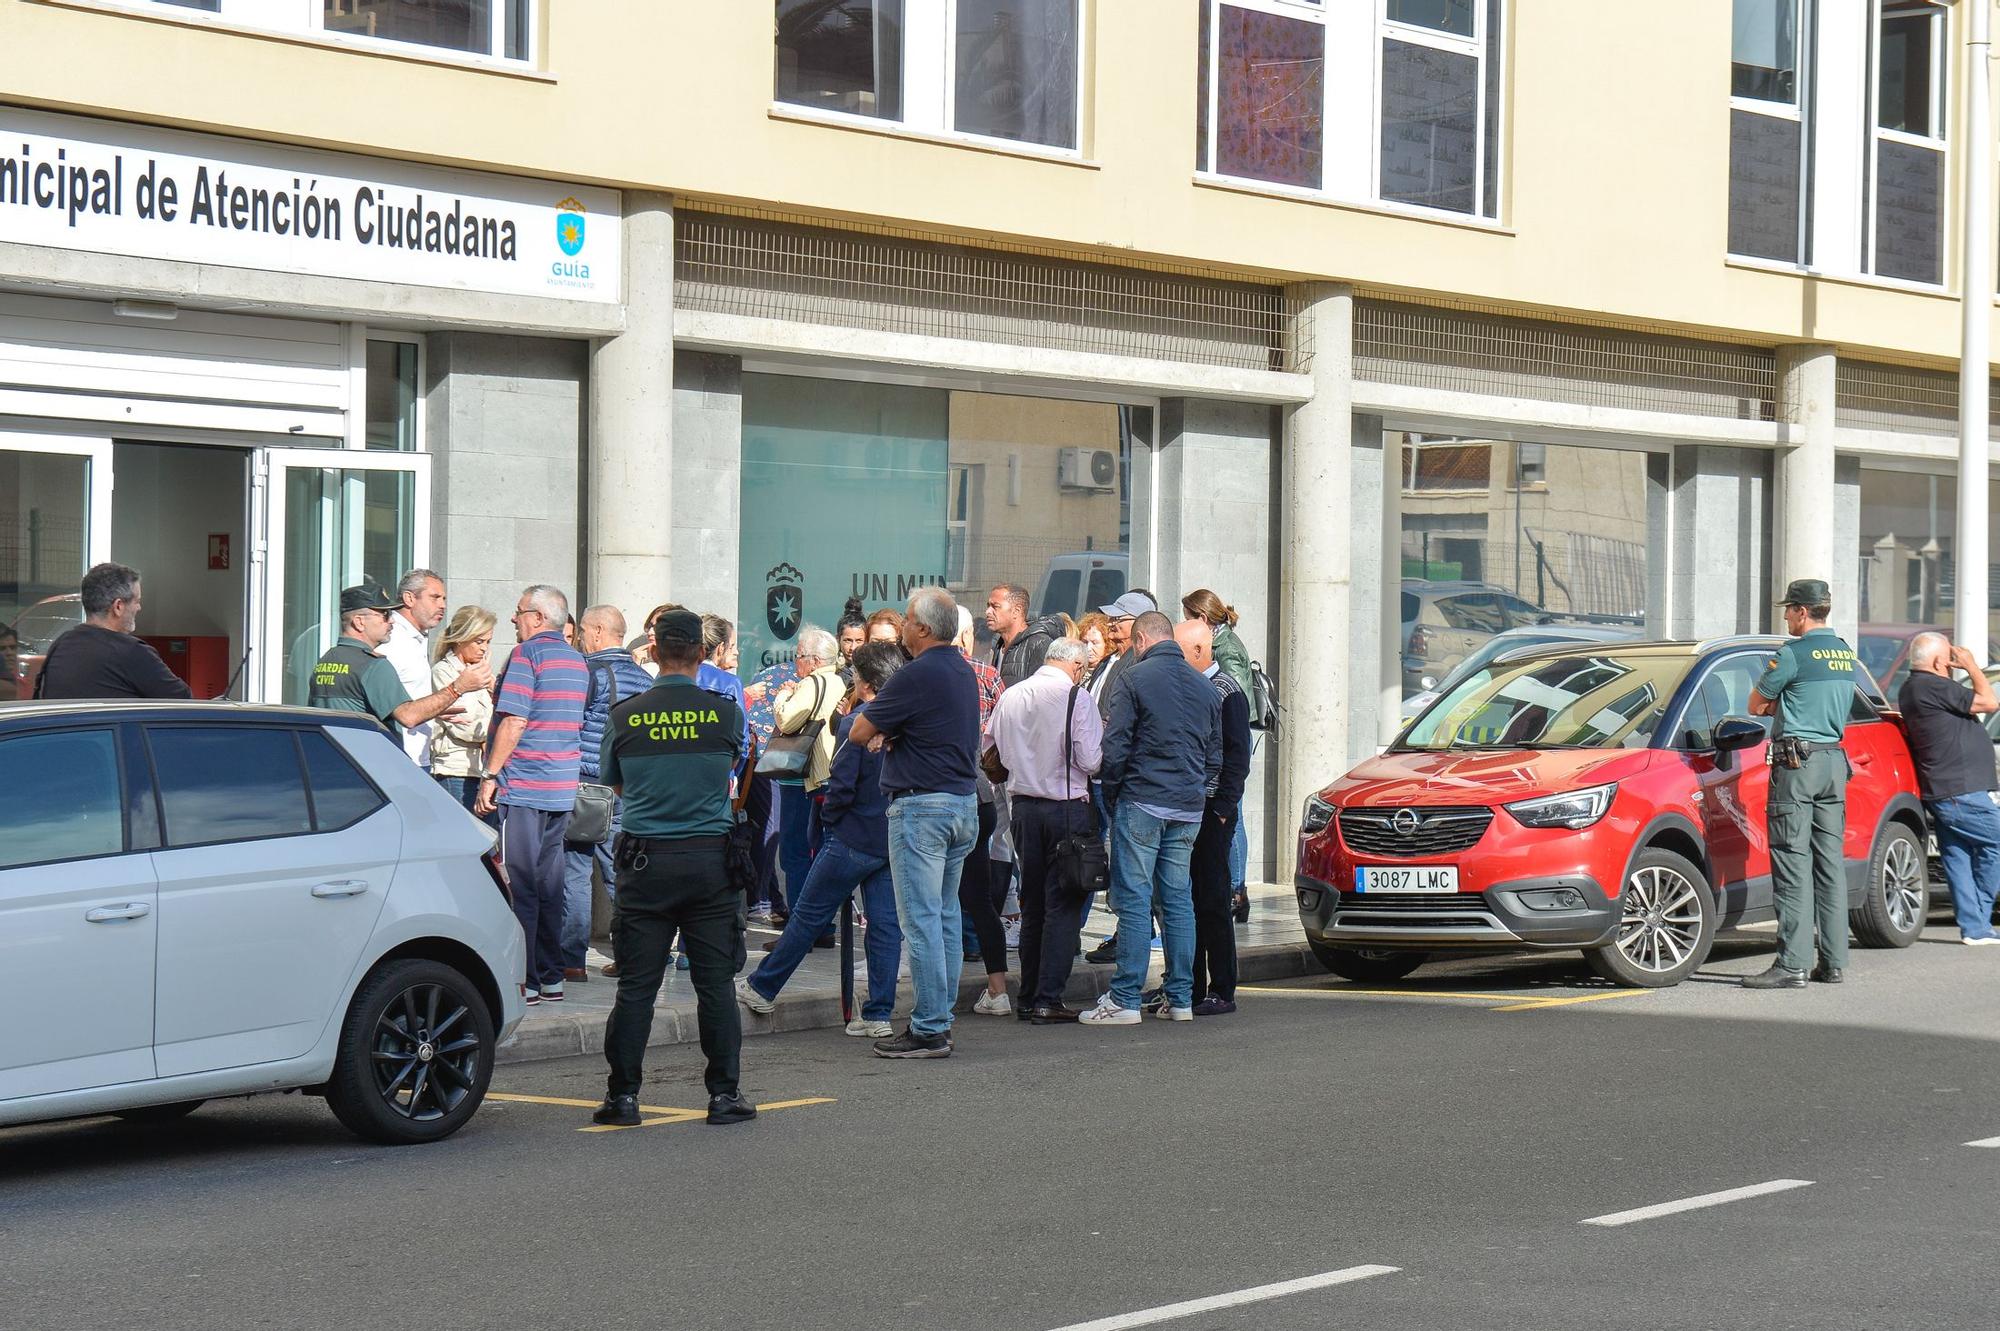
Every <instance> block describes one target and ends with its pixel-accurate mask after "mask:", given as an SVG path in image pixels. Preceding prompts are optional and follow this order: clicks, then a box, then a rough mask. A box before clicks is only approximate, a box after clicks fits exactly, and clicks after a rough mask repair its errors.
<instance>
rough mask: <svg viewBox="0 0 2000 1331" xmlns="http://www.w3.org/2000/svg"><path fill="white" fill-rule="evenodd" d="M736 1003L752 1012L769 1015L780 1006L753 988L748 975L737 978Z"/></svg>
mask: <svg viewBox="0 0 2000 1331" xmlns="http://www.w3.org/2000/svg"><path fill="white" fill-rule="evenodd" d="M736 1001H737V1002H739V1003H741V1004H742V1005H743V1006H744V1007H747V1008H749V1009H750V1010H751V1011H752V1012H763V1013H769V1012H770V1011H771V1010H772V1009H773V1008H775V1007H777V1006H778V1005H777V1004H776V1003H775V1002H773V1001H772V1000H770V999H768V998H766V997H764V995H762V994H760V993H758V992H757V991H756V990H755V989H753V988H751V987H750V977H749V976H747V975H739V976H737V977H736Z"/></svg>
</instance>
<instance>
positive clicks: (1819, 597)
mask: <svg viewBox="0 0 2000 1331" xmlns="http://www.w3.org/2000/svg"><path fill="white" fill-rule="evenodd" d="M1778 604H1779V605H1832V604H1833V588H1831V587H1829V586H1827V585H1826V583H1824V582H1822V581H1821V580H1820V579H1818V578H1795V579H1793V581H1792V585H1791V586H1789V587H1787V588H1785V595H1784V597H1783V599H1781V600H1780V601H1779V602H1778Z"/></svg>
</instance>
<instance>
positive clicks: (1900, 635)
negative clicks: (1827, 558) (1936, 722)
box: [1855, 465, 2000, 697]
mask: <svg viewBox="0 0 2000 1331" xmlns="http://www.w3.org/2000/svg"><path fill="white" fill-rule="evenodd" d="M1987 503H1988V510H1987V512H1988V521H1987V535H1986V539H1987V558H1988V560H1991V559H1993V557H1994V556H1995V554H1996V553H2000V525H1996V524H1995V520H1994V519H1995V516H1996V512H2000V511H1996V510H1995V509H1994V508H1993V507H1992V505H1994V504H1996V503H2000V487H1996V486H1993V485H1991V484H1990V483H1989V485H1988V487H1987ZM1957 530H1958V478H1957V477H1956V476H1951V475H1939V474H1934V473H1928V472H1917V471H1896V470H1888V469H1879V468H1875V467H1869V466H1866V465H1864V466H1863V468H1862V471H1861V532H1860V535H1861V548H1860V550H1859V552H1858V558H1859V560H1860V576H1859V580H1858V583H1857V586H1858V587H1859V589H1860V591H1859V596H1860V605H1859V607H1858V610H1859V616H1858V618H1859V622H1860V639H1859V641H1858V642H1857V643H1856V644H1855V647H1856V650H1858V651H1859V652H1860V653H1861V659H1862V660H1863V661H1864V662H1865V663H1866V664H1867V666H1868V668H1869V669H1870V670H1871V671H1873V672H1874V674H1875V677H1876V679H1877V680H1879V681H1880V682H1881V684H1882V687H1883V689H1884V690H1885V691H1887V692H1888V694H1889V695H1890V696H1891V697H1894V696H1895V693H1896V690H1897V689H1898V688H1900V687H1901V686H1902V682H1903V680H1904V678H1905V677H1906V676H1907V675H1908V674H1909V643H1910V639H1911V638H1913V637H1915V636H1916V635H1917V634H1918V633H1920V632H1922V631H1923V630H1924V629H1927V628H1935V629H1938V630H1940V631H1941V632H1944V633H1950V632H1951V631H1952V624H1953V620H1954V619H1955V618H1956V616H1957V608H1958V595H1957V583H1958V561H1957ZM1987 602H1988V612H1987V624H1988V629H1987V633H1988V637H1989V638H1990V639H1992V641H1991V642H1990V643H1989V645H1988V647H1987V652H1986V659H1987V660H1989V661H1991V660H1994V659H1996V657H2000V613H1996V611H2000V578H1996V577H1995V576H1994V575H1993V573H1992V572H1991V571H1990V570H1989V572H1988V574H1987Z"/></svg>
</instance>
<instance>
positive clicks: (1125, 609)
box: [1083, 587, 1160, 966]
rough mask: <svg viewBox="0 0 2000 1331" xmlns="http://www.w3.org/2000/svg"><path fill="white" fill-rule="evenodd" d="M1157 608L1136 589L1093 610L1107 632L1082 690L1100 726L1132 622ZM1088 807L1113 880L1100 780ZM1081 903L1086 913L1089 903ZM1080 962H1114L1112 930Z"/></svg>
mask: <svg viewBox="0 0 2000 1331" xmlns="http://www.w3.org/2000/svg"><path fill="white" fill-rule="evenodd" d="M1159 608H1160V607H1159V606H1158V605H1157V604H1155V603H1154V601H1153V598H1152V597H1151V596H1149V595H1148V594H1147V593H1146V592H1144V591H1142V590H1140V589H1139V588H1136V587H1135V588H1133V589H1132V590H1131V591H1129V592H1126V593H1125V594H1124V595H1123V596H1121V597H1119V598H1118V599H1117V600H1115V601H1113V602H1112V603H1111V604H1110V605H1100V606H1098V607H1097V610H1098V613H1099V614H1101V615H1103V616H1104V617H1105V618H1106V619H1108V620H1110V621H1111V630H1110V633H1109V635H1108V640H1107V641H1106V642H1105V644H1104V659H1103V660H1102V661H1099V662H1098V663H1097V669H1096V670H1094V671H1092V672H1091V675H1090V678H1089V679H1088V680H1086V681H1085V682H1084V688H1086V689H1088V690H1089V691H1090V696H1091V698H1092V700H1094V701H1095V702H1096V703H1097V719H1098V722H1099V723H1100V725H1110V724H1111V686H1112V685H1113V684H1115V683H1117V681H1118V676H1119V673H1120V672H1121V671H1123V670H1124V669H1125V668H1126V667H1127V666H1129V665H1131V664H1132V662H1133V661H1134V660H1136V659H1137V658H1138V653H1137V652H1134V651H1133V650H1132V621H1133V620H1135V619H1137V618H1138V617H1139V616H1140V615H1143V614H1146V613H1148V612H1150V611H1155V610H1158V609H1159ZM1090 807H1091V808H1093V809H1095V810H1096V811H1097V825H1098V826H1099V827H1102V828H1103V829H1104V831H1105V836H1106V838H1107V839H1108V842H1109V844H1110V846H1111V872H1112V875H1113V876H1114V877H1115V876H1116V875H1117V873H1118V845H1117V842H1118V824H1117V822H1116V821H1115V820H1114V819H1113V818H1112V817H1111V806H1110V805H1109V804H1107V803H1106V802H1105V799H1104V783H1103V782H1101V781H1092V782H1091V783H1090ZM1084 904H1085V907H1086V914H1088V906H1089V903H1088V902H1086V903H1084ZM1146 933H1147V937H1148V938H1149V939H1150V938H1151V936H1152V923H1151V921H1150V920H1149V921H1148V922H1147V925H1146ZM1083 959H1084V960H1085V961H1088V962H1090V963H1092V964H1093V965H1100V966H1101V965H1103V964H1104V963H1106V962H1112V961H1116V960H1118V934H1117V931H1116V930H1113V931H1112V934H1111V937H1109V938H1107V939H1105V940H1104V941H1103V942H1102V943H1099V944H1098V945H1097V946H1096V947H1094V948H1092V949H1091V950H1090V951H1088V952H1086V953H1084V955H1083Z"/></svg>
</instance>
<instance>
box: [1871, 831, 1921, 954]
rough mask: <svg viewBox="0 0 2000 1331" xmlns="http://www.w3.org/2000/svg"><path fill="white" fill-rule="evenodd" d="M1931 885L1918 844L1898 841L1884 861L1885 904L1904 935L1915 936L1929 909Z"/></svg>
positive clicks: (1906, 840) (1902, 839)
mask: <svg viewBox="0 0 2000 1331" xmlns="http://www.w3.org/2000/svg"><path fill="white" fill-rule="evenodd" d="M1929 896H1930V884H1929V883H1928V882H1926V881H1925V876H1924V869H1923V865H1922V863H1921V862H1920V861H1919V859H1918V856H1917V848H1916V843H1915V842H1913V841H1911V840H1909V839H1908V838H1903V837H1899V838H1897V839H1896V840H1894V841H1891V842H1890V843H1889V845H1888V850H1887V853H1886V854H1885V855H1883V857H1882V904H1883V905H1884V906H1886V907H1887V908H1888V910H1889V920H1890V922H1891V923H1892V924H1894V925H1895V926H1896V929H1897V930H1898V931H1899V932H1901V933H1914V932H1915V931H1916V930H1917V928H1918V927H1919V926H1920V925H1921V924H1922V923H1923V919H1924V912H1925V910H1926V908H1927V907H1928V906H1929V904H1930V902H1929Z"/></svg>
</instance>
